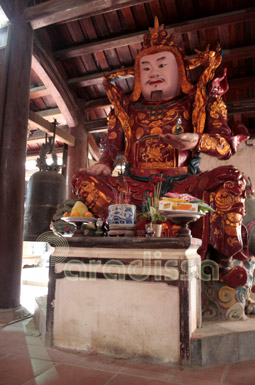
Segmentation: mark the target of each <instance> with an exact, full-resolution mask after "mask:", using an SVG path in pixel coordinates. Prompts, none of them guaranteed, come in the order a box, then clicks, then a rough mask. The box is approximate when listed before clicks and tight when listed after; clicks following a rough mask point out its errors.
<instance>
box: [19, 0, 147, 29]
mask: <svg viewBox="0 0 255 385" xmlns="http://www.w3.org/2000/svg"><path fill="white" fill-rule="evenodd" d="M150 1H151V0H114V1H112V0H86V1H84V0H49V1H46V2H44V3H41V4H38V5H34V6H32V7H29V8H27V9H26V11H25V17H26V20H27V21H29V22H30V23H31V26H32V28H33V29H38V28H42V27H46V26H47V25H51V24H55V23H60V22H67V21H71V20H76V19H81V18H85V17H90V16H95V15H98V14H100V13H106V12H111V11H114V10H117V9H121V8H125V7H132V6H134V5H137V4H144V3H148V2H150Z"/></svg>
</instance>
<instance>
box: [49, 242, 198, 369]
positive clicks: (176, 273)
mask: <svg viewBox="0 0 255 385" xmlns="http://www.w3.org/2000/svg"><path fill="white" fill-rule="evenodd" d="M159 240H160V238H159ZM100 241H101V240H100V239H94V242H96V243H97V247H95V246H94V247H90V246H91V245H86V242H80V243H75V242H74V244H72V245H71V247H69V248H68V250H66V251H65V256H64V257H63V250H58V248H56V251H55V252H54V254H53V255H52V256H51V266H50V284H49V295H48V309H47V330H48V334H49V336H50V337H51V339H52V343H53V344H54V345H55V346H57V347H62V348H69V349H77V350H84V351H89V352H91V351H93V352H96V353H104V354H108V355H114V356H118V357H125V358H127V357H129V358H134V357H139V358H142V359H150V360H154V361H158V362H174V363H177V362H181V361H182V362H183V361H188V360H189V358H190V344H191V333H192V332H194V330H195V329H196V328H197V327H200V326H201V302H200V301H201V290H200V257H199V255H198V254H197V253H196V249H197V247H196V246H190V247H188V248H186V247H185V243H182V242H180V241H178V242H176V239H175V240H173V241H172V243H171V242H170V241H169V240H168V242H167V241H164V239H163V238H162V239H161V241H160V244H161V247H158V246H159V243H158V242H154V241H153V240H151V239H150V240H148V239H143V240H142V241H141V242H139V244H138V245H137V241H135V239H133V240H132V238H130V241H129V242H127V243H126V244H124V245H123V240H122V239H121V238H115V239H114V240H112V239H109V240H108V239H104V240H102V241H101V244H100ZM169 242H170V243H169ZM113 245H114V246H115V247H113ZM178 245H179V246H178ZM170 246H171V247H170Z"/></svg>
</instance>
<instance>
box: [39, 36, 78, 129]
mask: <svg viewBox="0 0 255 385" xmlns="http://www.w3.org/2000/svg"><path fill="white" fill-rule="evenodd" d="M32 69H33V70H34V71H35V72H36V73H37V75H38V76H39V77H40V79H41V80H42V82H43V84H44V85H45V87H46V88H47V89H48V90H49V92H50V94H51V95H52V97H53V99H54V100H55V102H56V104H57V106H58V107H59V109H60V111H61V112H62V114H63V116H64V118H65V120H66V123H67V124H68V126H69V127H74V126H76V125H77V124H78V115H79V110H78V106H77V104H76V102H75V100H74V99H73V97H72V95H71V93H70V91H69V89H68V87H67V85H66V83H65V82H64V80H63V79H62V77H61V76H60V74H59V72H58V70H57V68H56V66H55V63H54V60H53V58H51V57H50V55H49V54H48V53H47V52H46V51H45V49H44V48H43V47H42V45H41V44H40V42H39V41H38V40H37V39H35V41H34V51H33V58H32Z"/></svg>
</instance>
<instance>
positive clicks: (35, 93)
mask: <svg viewBox="0 0 255 385" xmlns="http://www.w3.org/2000/svg"><path fill="white" fill-rule="evenodd" d="M49 94H50V92H49V90H48V89H47V88H46V87H45V86H44V85H42V86H37V87H32V88H30V99H37V98H42V97H44V96H46V95H49Z"/></svg>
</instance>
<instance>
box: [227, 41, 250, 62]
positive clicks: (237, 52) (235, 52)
mask: <svg viewBox="0 0 255 385" xmlns="http://www.w3.org/2000/svg"><path fill="white" fill-rule="evenodd" d="M223 54H224V56H223V62H227V61H230V60H242V59H247V58H251V57H254V56H255V45H249V46H246V47H239V48H232V49H224V50H223Z"/></svg>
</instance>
